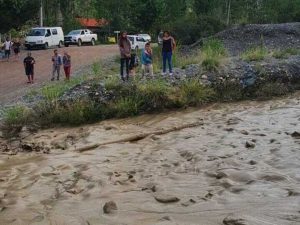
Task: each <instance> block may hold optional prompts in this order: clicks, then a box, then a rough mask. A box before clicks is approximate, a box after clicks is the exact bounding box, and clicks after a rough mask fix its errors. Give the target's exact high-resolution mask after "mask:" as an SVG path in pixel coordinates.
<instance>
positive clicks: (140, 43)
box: [127, 35, 148, 50]
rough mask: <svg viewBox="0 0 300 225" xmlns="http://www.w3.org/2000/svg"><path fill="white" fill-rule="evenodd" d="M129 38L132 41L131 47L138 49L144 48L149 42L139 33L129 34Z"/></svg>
mask: <svg viewBox="0 0 300 225" xmlns="http://www.w3.org/2000/svg"><path fill="white" fill-rule="evenodd" d="M127 38H128V40H129V41H130V43H131V49H133V50H138V49H144V48H145V44H146V43H147V42H148V41H146V40H145V39H144V38H143V37H141V36H138V35H127Z"/></svg>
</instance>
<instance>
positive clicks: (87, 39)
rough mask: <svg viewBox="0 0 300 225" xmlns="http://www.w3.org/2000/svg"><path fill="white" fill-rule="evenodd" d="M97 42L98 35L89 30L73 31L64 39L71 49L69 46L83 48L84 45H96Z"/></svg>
mask: <svg viewBox="0 0 300 225" xmlns="http://www.w3.org/2000/svg"><path fill="white" fill-rule="evenodd" d="M97 40H98V37H97V34H94V33H93V32H92V31H90V30H88V29H82V30H72V31H71V32H69V33H68V35H67V36H65V38H64V41H65V46H66V47H69V45H77V46H81V45H82V44H83V43H90V44H91V45H95V44H96V41H97Z"/></svg>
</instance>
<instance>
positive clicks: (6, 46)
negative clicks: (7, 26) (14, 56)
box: [4, 37, 13, 61]
mask: <svg viewBox="0 0 300 225" xmlns="http://www.w3.org/2000/svg"><path fill="white" fill-rule="evenodd" d="M12 45H13V43H12V42H11V41H10V40H9V38H8V37H7V38H6V41H5V42H4V54H5V58H6V59H7V61H9V56H10V51H11V47H12Z"/></svg>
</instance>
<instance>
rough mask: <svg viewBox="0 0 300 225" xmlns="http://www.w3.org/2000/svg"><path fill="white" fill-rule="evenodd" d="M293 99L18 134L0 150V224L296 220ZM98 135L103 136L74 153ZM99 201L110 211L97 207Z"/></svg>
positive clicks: (263, 224)
mask: <svg viewBox="0 0 300 225" xmlns="http://www.w3.org/2000/svg"><path fill="white" fill-rule="evenodd" d="M299 100H300V97H299V93H297V94H294V95H293V96H291V97H285V98H280V99H275V100H272V101H259V102H257V101H245V102H238V103H226V104H215V105H211V106H209V107H205V108H204V109H188V110H184V111H177V112H169V113H160V114H155V115H143V116H139V117H134V118H130V119H119V120H108V121H103V122H101V123H97V124H94V125H85V126H81V127H75V128H55V129H46V130H41V131H38V132H36V133H35V134H31V135H29V136H27V137H25V136H24V139H23V146H24V147H25V146H26V148H24V153H19V154H18V155H16V156H8V155H4V154H1V155H0V168H1V172H0V175H1V180H0V199H1V202H0V209H1V210H0V224H7V225H13V224H41V225H42V224H49V223H50V224H51V223H52V224H72V225H81V224H98V225H101V224H103V225H104V224H105V225H115V224H128V225H153V224H156V225H175V224H189V225H198V224H205V225H216V224H224V225H227V224H234V225H240V224H243V225H269V224H273V225H296V224H298V223H299V222H300V220H299V218H300V215H299V212H298V211H299V207H298V206H299V201H300V199H299V196H300V195H299V193H300V189H299V182H300V177H299V173H298V171H299V169H300V167H299V165H300V162H299V157H298V149H299V148H298V146H299V143H300V142H299V139H298V138H299V136H298V137H297V136H296V135H294V134H296V132H299V119H300V118H299V115H300V107H299ZM199 122H200V123H199ZM195 123H198V126H196V127H190V128H185V129H182V130H176V131H174V132H169V133H165V134H163V135H159V134H156V135H149V136H147V137H146V138H144V139H140V140H136V141H134V142H129V141H128V142H127V141H123V142H118V140H120V139H122V140H129V139H130V137H133V136H138V135H140V134H142V133H155V132H156V131H161V130H162V129H164V130H167V129H172V128H174V127H183V126H184V125H187V124H195ZM156 133H157V132H156ZM23 134H24V135H25V133H23ZM33 143H35V145H33ZM99 143H107V144H105V145H102V146H99V147H96V148H92V149H90V150H89V151H85V152H81V153H80V152H78V151H77V150H78V149H79V148H82V147H85V146H91V145H94V144H99ZM109 143H111V144H109ZM30 146H31V147H30ZM33 146H40V148H39V149H38V148H34V147H33ZM43 151H45V152H44V153H48V154H41V153H43ZM109 201H113V202H115V204H116V208H117V209H116V210H108V212H110V213H109V214H107V213H104V212H103V206H104V205H105V203H106V202H109ZM113 208H115V207H113ZM106 212H107V211H106Z"/></svg>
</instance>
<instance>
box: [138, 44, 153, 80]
mask: <svg viewBox="0 0 300 225" xmlns="http://www.w3.org/2000/svg"><path fill="white" fill-rule="evenodd" d="M141 62H142V77H145V75H146V74H149V76H150V78H153V77H154V76H153V64H152V49H151V45H150V43H149V42H148V43H146V45H145V49H144V50H143V52H142V56H141Z"/></svg>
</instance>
